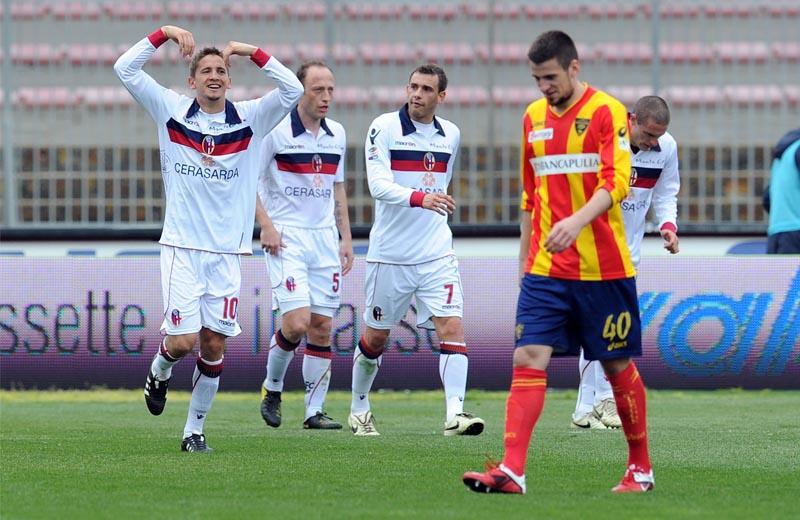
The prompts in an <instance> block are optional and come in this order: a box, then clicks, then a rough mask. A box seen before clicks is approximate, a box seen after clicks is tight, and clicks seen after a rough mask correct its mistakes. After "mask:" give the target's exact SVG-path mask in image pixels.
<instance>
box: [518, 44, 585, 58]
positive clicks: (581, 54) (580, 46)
mask: <svg viewBox="0 0 800 520" xmlns="http://www.w3.org/2000/svg"><path fill="white" fill-rule="evenodd" d="M575 47H577V49H578V58H580V60H581V61H582V62H583V63H590V62H593V61H597V60H598V59H599V58H600V53H599V52H598V50H597V47H595V46H594V45H589V44H587V43H575ZM525 55H526V57H527V49H526V51H525Z"/></svg>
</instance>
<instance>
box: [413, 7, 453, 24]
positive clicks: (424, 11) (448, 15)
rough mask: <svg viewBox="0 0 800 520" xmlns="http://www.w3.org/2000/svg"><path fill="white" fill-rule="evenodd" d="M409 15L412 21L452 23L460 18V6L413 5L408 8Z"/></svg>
mask: <svg viewBox="0 0 800 520" xmlns="http://www.w3.org/2000/svg"><path fill="white" fill-rule="evenodd" d="M408 14H409V16H411V19H412V20H420V19H422V18H426V19H428V20H444V21H451V20H454V19H455V18H456V17H457V16H458V6H457V5H456V4H453V3H435V4H421V3H413V4H411V5H409V6H408Z"/></svg>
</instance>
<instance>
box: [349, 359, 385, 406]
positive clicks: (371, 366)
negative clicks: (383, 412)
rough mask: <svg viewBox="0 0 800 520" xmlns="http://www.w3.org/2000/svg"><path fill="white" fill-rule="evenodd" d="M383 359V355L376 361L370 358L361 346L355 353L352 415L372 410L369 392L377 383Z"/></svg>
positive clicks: (351, 403) (351, 402)
mask: <svg viewBox="0 0 800 520" xmlns="http://www.w3.org/2000/svg"><path fill="white" fill-rule="evenodd" d="M381 358H383V355H380V356H378V357H377V358H375V359H370V358H368V357H367V356H365V355H364V353H363V352H362V351H361V345H359V346H358V347H357V348H356V350H355V352H354V353H353V381H352V387H351V388H352V389H353V397H352V400H351V401H350V413H351V414H354V415H355V414H362V413H364V412H367V411H369V410H370V407H369V391H370V390H371V389H372V383H373V381H375V376H377V375H378V369H379V368H380V367H381Z"/></svg>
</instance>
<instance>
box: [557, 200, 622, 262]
mask: <svg viewBox="0 0 800 520" xmlns="http://www.w3.org/2000/svg"><path fill="white" fill-rule="evenodd" d="M610 207H611V194H610V193H608V192H607V191H606V190H597V191H596V192H594V195H592V198H591V199H589V202H587V203H586V205H585V206H583V207H582V208H581V209H579V210H578V211H576V212H575V213H573V214H572V215H570V216H569V217H567V218H565V219H563V220H559V221H558V222H556V224H555V225H554V226H553V229H551V230H550V234H549V235H547V239H546V240H545V241H544V248H545V249H546V250H547V251H548V252H549V253H560V252H561V251H564V250H565V249H567V248H568V247H569V246H571V245H572V243H573V242H575V240H576V239H577V238H578V234H579V233H580V232H581V229H583V227H584V226H586V225H587V224H589V223H590V222H591V221H593V220H594V219H596V218H597V217H599V216H600V215H602V214H603V213H605V212H606V211H608V208H610Z"/></svg>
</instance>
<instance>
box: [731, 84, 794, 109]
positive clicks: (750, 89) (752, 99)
mask: <svg viewBox="0 0 800 520" xmlns="http://www.w3.org/2000/svg"><path fill="white" fill-rule="evenodd" d="M723 92H724V94H725V98H726V99H727V100H728V101H729V102H730V103H731V104H734V105H739V106H746V105H755V106H759V107H761V106H767V105H772V106H775V105H780V104H782V103H783V100H784V94H783V92H782V91H781V89H780V87H778V86H777V85H728V86H726V87H725V88H724V89H723Z"/></svg>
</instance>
